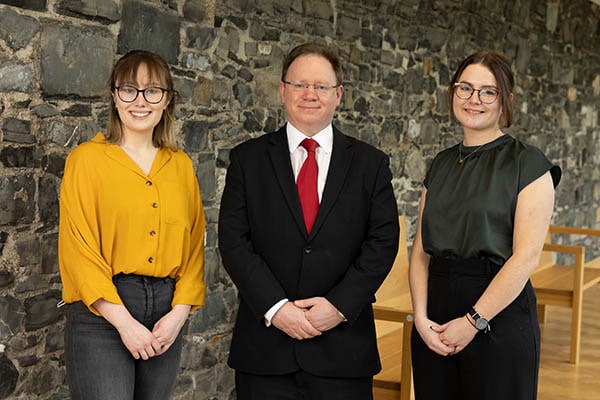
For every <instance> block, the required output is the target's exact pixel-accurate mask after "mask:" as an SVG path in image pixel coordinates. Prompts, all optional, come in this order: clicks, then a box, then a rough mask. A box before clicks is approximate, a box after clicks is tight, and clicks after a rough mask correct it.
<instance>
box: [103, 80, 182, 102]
mask: <svg viewBox="0 0 600 400" xmlns="http://www.w3.org/2000/svg"><path fill="white" fill-rule="evenodd" d="M113 90H116V91H117V95H118V96H119V99H121V101H124V102H125V103H133V102H134V101H135V99H137V97H138V95H139V94H140V93H141V94H142V96H144V100H146V101H147V102H148V103H150V104H157V103H160V102H161V101H162V99H163V97H164V96H165V92H170V90H169V89H163V88H161V87H157V86H153V87H148V88H146V89H138V88H136V87H134V86H129V85H124V86H115V87H114V88H113Z"/></svg>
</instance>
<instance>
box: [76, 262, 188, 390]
mask: <svg viewBox="0 0 600 400" xmlns="http://www.w3.org/2000/svg"><path fill="white" fill-rule="evenodd" d="M113 282H114V283H115V285H116V287H117V290H118V292H119V295H120V296H121V299H122V300H123V303H124V304H125V307H127V309H128V310H129V312H130V313H131V314H132V315H133V317H134V318H135V319H137V320H138V321H140V322H141V323H142V324H144V325H145V326H146V327H147V328H148V329H150V330H152V327H153V326H154V324H155V323H156V322H157V321H158V320H159V319H160V318H161V317H162V316H163V315H165V314H166V313H167V312H169V311H170V310H171V300H172V299H173V292H174V290H175V282H174V280H173V279H171V278H162V279H161V278H153V277H145V276H138V275H122V274H121V275H117V276H115V277H114V278H113ZM66 315H67V321H66V329H65V359H66V367H67V380H68V383H69V390H70V392H71V398H72V400H80V399H81V400H132V399H135V400H166V399H168V398H169V396H170V393H171V390H172V387H173V383H174V381H175V375H176V373H177V369H178V366H179V360H180V357H181V346H182V338H181V332H180V333H179V337H178V338H177V340H176V341H175V343H173V345H172V346H171V348H170V349H169V350H168V351H167V352H166V353H165V354H162V355H160V356H157V357H152V358H150V359H148V360H145V361H144V360H142V359H139V360H136V359H134V358H133V356H132V355H131V353H129V351H128V350H127V348H126V347H125V345H124V344H123V342H122V341H121V337H120V336H119V333H118V331H117V330H116V329H115V328H114V327H113V326H112V325H111V324H110V323H109V322H108V321H106V320H105V319H104V318H102V317H98V316H96V315H94V314H93V313H91V312H90V311H89V310H88V308H87V307H86V306H85V305H84V304H83V303H82V302H76V303H73V304H69V305H67V311H66Z"/></svg>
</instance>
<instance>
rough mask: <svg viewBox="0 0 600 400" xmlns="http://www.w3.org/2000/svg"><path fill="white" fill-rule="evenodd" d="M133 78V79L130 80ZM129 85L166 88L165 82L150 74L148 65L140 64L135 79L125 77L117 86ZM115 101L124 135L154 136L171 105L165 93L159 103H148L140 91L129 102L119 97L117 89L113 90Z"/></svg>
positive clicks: (138, 87) (144, 87) (141, 87)
mask: <svg viewBox="0 0 600 400" xmlns="http://www.w3.org/2000/svg"><path fill="white" fill-rule="evenodd" d="M130 80H131V81H130ZM123 85H128V86H132V87H134V88H137V89H140V90H141V89H146V88H149V87H161V88H166V87H167V86H166V83H165V82H160V81H159V80H158V79H157V78H155V77H153V76H151V75H150V71H149V70H148V66H147V65H146V64H143V63H142V64H140V65H139V67H138V69H137V71H136V74H135V79H123V80H119V81H117V82H116V86H123ZM112 97H113V101H114V103H115V107H116V109H117V113H118V115H119V119H120V121H121V129H122V131H123V135H134V134H140V135H149V136H150V137H152V133H153V131H154V128H155V127H156V126H157V125H158V123H159V122H160V120H161V118H162V116H163V112H164V110H165V109H166V108H167V106H168V105H169V101H170V96H169V95H168V92H167V93H165V95H164V96H163V99H162V100H161V101H160V102H159V103H157V104H152V103H148V102H147V101H146V99H145V98H144V96H143V94H142V93H141V92H140V93H138V95H137V98H136V99H135V100H134V101H132V102H130V103H128V102H125V101H123V100H121V98H120V97H119V95H118V94H117V90H116V89H115V90H113V92H112Z"/></svg>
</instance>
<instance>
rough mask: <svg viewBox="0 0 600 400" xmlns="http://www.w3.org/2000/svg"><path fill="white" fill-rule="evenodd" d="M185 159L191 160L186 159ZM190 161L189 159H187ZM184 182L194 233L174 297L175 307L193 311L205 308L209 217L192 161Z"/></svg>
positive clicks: (179, 270)
mask: <svg viewBox="0 0 600 400" xmlns="http://www.w3.org/2000/svg"><path fill="white" fill-rule="evenodd" d="M186 159H188V158H187V157H186ZM188 160H189V159H188ZM186 170H187V171H186V174H185V181H186V185H187V186H188V190H189V195H190V198H191V200H190V202H189V204H190V207H191V208H190V210H189V215H190V216H191V219H192V220H191V223H190V226H191V229H190V239H189V240H190V243H189V252H188V254H187V257H185V258H183V259H182V265H181V267H180V268H179V269H178V271H177V276H176V278H175V280H176V286H175V294H174V296H173V301H172V304H173V305H176V304H189V305H191V306H192V310H196V309H198V308H199V307H200V306H203V305H204V301H205V296H206V284H205V282H204V237H205V233H206V217H205V215H204V209H203V207H202V199H201V197H200V187H199V185H198V180H197V178H196V175H195V173H194V169H193V166H192V164H191V160H189V162H188V166H187V168H186Z"/></svg>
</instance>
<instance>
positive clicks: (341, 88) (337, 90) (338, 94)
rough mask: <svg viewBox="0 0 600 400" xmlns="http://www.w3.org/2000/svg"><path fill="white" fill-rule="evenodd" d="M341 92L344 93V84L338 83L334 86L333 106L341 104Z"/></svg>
mask: <svg viewBox="0 0 600 400" xmlns="http://www.w3.org/2000/svg"><path fill="white" fill-rule="evenodd" d="M343 94H344V86H342V85H340V86H338V87H336V88H335V97H336V103H335V106H336V107H339V106H340V104H342V95H343Z"/></svg>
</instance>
